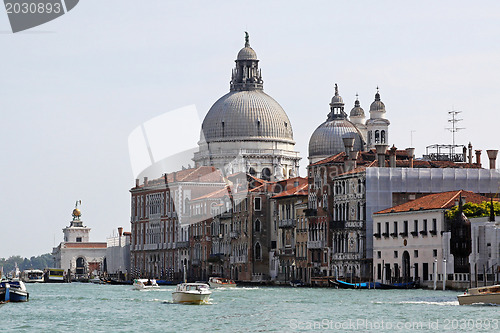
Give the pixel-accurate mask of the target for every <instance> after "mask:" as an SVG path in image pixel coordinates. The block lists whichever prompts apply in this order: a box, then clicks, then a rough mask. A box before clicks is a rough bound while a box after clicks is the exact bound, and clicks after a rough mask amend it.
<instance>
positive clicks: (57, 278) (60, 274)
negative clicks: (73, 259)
mask: <svg viewBox="0 0 500 333" xmlns="http://www.w3.org/2000/svg"><path fill="white" fill-rule="evenodd" d="M45 282H59V283H61V282H66V280H65V277H64V269H62V268H49V270H48V272H47V279H46V281H45Z"/></svg>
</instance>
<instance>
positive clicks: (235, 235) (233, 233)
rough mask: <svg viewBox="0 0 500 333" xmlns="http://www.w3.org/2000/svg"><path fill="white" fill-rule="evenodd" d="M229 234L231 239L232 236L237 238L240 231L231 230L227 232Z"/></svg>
mask: <svg viewBox="0 0 500 333" xmlns="http://www.w3.org/2000/svg"><path fill="white" fill-rule="evenodd" d="M229 236H230V237H231V238H233V239H234V238H238V237H240V232H239V231H231V232H230V233H229Z"/></svg>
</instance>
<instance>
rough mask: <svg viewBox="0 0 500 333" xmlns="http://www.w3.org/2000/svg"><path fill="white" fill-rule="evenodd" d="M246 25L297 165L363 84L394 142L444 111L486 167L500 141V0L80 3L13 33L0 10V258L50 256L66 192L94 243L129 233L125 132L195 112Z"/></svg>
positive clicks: (440, 121)
mask: <svg viewBox="0 0 500 333" xmlns="http://www.w3.org/2000/svg"><path fill="white" fill-rule="evenodd" d="M244 31H248V32H249V33H250V43H251V46H252V47H253V49H254V50H255V51H256V52H257V55H258V57H259V59H260V67H261V69H262V76H263V79H264V91H265V92H267V93H268V94H269V95H271V96H272V97H273V98H274V99H276V100H277V101H278V102H279V103H280V104H281V105H282V106H283V108H284V109H285V111H286V112H287V114H288V116H289V118H290V121H291V123H292V127H293V130H294V139H295V141H296V142H297V144H296V150H298V151H299V152H300V153H301V156H302V158H303V160H302V168H301V169H302V170H301V175H302V176H304V175H305V172H304V170H305V169H304V168H305V165H306V161H307V146H308V142H309V137H310V136H311V134H312V132H313V131H314V129H315V128H316V127H317V126H318V125H320V124H321V123H322V122H323V121H324V120H325V119H326V116H327V114H328V112H329V105H328V103H329V101H330V99H331V97H332V96H333V93H334V84H335V83H338V85H339V92H340V95H341V96H342V97H343V99H344V102H345V103H346V110H347V111H350V109H351V108H352V107H353V105H354V100H355V95H356V93H358V94H359V99H360V102H361V106H362V107H363V108H364V109H365V112H366V114H367V115H368V110H369V106H370V103H371V102H372V101H373V99H374V94H375V92H376V87H377V86H379V87H380V94H381V98H382V101H383V102H384V103H385V105H386V110H387V118H388V119H389V120H390V121H391V125H390V127H389V141H390V144H391V145H392V144H394V145H395V146H396V147H398V148H401V149H403V148H406V147H409V146H410V144H411V142H410V137H411V136H410V133H411V131H415V132H413V146H414V147H415V148H416V154H417V156H421V155H422V154H423V153H424V152H425V146H427V145H431V144H435V143H440V144H451V141H452V137H451V133H450V132H448V131H446V130H445V128H446V127H449V124H448V123H447V119H448V113H447V112H448V111H450V110H452V109H456V110H460V111H463V113H462V114H461V117H460V118H463V121H462V122H461V123H460V124H459V126H460V127H465V129H464V130H462V131H460V132H458V133H457V136H456V141H457V143H458V144H467V143H468V142H469V141H470V142H472V144H473V145H474V149H482V150H483V161H484V164H486V160H487V158H486V152H485V150H486V149H499V148H500V147H499V146H500V144H499V140H498V131H499V130H498V129H499V123H498V121H499V118H500V117H499V116H498V112H499V111H498V104H499V93H498V92H499V89H500V66H499V63H500V62H499V60H500V44H499V43H498V41H499V40H500V36H499V35H500V2H498V1H481V2H479V3H472V2H471V1H415V2H413V3H411V4H409V2H408V1H404V2H403V1H290V0H288V1H251V2H249V1H166V0H161V1H160V0H158V1H153V0H149V1H125V0H107V1H102V0H82V1H80V3H79V4H78V6H76V7H75V8H74V9H73V10H72V11H71V12H69V13H68V14H66V15H64V16H62V17H60V18H58V19H56V20H54V21H52V22H49V23H47V24H45V25H42V26H39V27H36V28H34V29H31V30H29V31H26V32H23V33H17V34H12V33H11V32H10V25H9V23H8V19H7V15H6V13H5V11H0V32H1V33H0V43H1V53H2V56H1V58H0V68H1V78H0V85H1V97H0V110H1V119H2V121H1V122H0V133H1V134H0V135H1V140H0V148H1V154H2V155H1V156H2V157H1V160H0V161H1V162H0V171H1V177H2V180H1V185H0V186H1V192H0V227H1V229H0V230H1V231H0V257H8V256H10V255H17V254H19V255H22V256H25V257H30V256H33V255H40V254H43V253H47V252H51V251H52V247H53V246H56V245H57V244H59V243H60V242H61V241H62V240H63V234H62V228H64V227H65V226H68V225H69V222H70V220H71V211H72V209H73V208H74V204H75V201H76V200H82V207H81V209H82V212H83V216H82V219H83V221H84V224H85V225H87V226H88V227H90V228H92V232H91V234H90V238H91V241H106V237H109V236H110V235H112V234H113V232H115V230H116V228H117V227H119V226H122V227H124V229H125V230H130V214H129V212H130V193H129V192H128V190H129V189H130V188H131V187H132V186H133V185H134V176H133V173H132V168H131V166H130V159H129V153H128V136H129V134H130V133H131V132H132V131H133V130H134V128H136V127H137V126H140V125H141V124H142V123H144V122H146V121H148V120H150V119H152V118H154V117H157V116H160V115H162V114H164V113H165V112H168V111H172V110H175V109H178V108H181V107H184V106H188V105H193V104H194V105H195V106H196V109H197V111H198V113H199V114H200V119H203V117H204V115H205V114H206V112H207V111H208V109H209V108H210V106H211V105H212V104H213V103H214V102H215V101H216V100H217V99H218V98H219V97H221V96H222V95H224V94H225V93H227V92H228V91H229V80H230V75H231V70H232V68H233V66H234V60H235V58H236V55H237V53H238V51H239V50H240V49H241V48H242V47H243V45H244ZM193 122H194V123H198V122H199V120H193ZM177 140H179V141H180V140H182V138H178V139H177ZM165 144H167V145H169V144H174V145H175V142H165ZM158 176H161V175H158Z"/></svg>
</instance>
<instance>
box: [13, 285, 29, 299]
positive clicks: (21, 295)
mask: <svg viewBox="0 0 500 333" xmlns="http://www.w3.org/2000/svg"><path fill="white" fill-rule="evenodd" d="M9 285H10V295H9V296H10V301H11V302H27V301H29V299H30V294H29V293H28V290H26V285H25V284H24V282H23V281H9Z"/></svg>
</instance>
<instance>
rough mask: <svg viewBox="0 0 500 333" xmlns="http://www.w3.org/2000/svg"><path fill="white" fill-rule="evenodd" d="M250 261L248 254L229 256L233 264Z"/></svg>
mask: <svg viewBox="0 0 500 333" xmlns="http://www.w3.org/2000/svg"><path fill="white" fill-rule="evenodd" d="M247 261H248V258H247V256H231V257H230V258H229V262H230V263H231V264H243V263H246V262H247Z"/></svg>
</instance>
